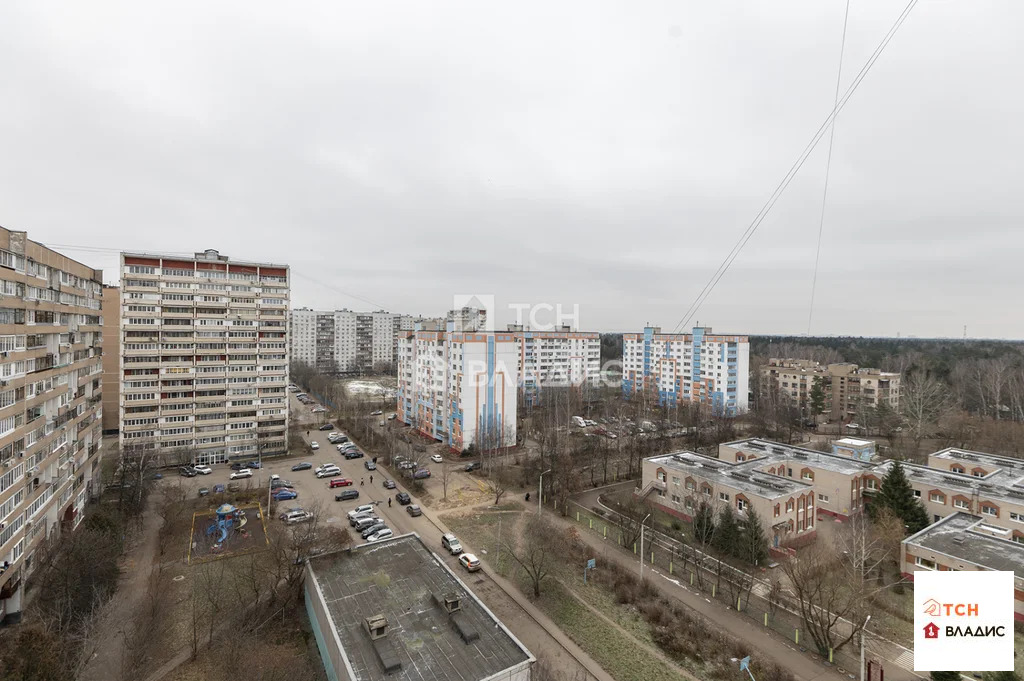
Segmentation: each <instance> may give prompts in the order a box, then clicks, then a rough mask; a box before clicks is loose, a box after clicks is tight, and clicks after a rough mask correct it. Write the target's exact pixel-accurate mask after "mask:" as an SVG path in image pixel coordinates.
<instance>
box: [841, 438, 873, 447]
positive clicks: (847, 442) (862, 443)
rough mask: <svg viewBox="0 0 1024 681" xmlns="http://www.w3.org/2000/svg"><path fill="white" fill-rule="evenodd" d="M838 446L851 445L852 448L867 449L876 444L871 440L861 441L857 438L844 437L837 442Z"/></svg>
mask: <svg viewBox="0 0 1024 681" xmlns="http://www.w3.org/2000/svg"><path fill="white" fill-rule="evenodd" d="M835 444H837V445H849V446H850V447H867V446H868V445H873V444H875V443H874V442H872V441H871V440H860V439H858V438H855V437H844V438H840V439H838V440H836V441H835Z"/></svg>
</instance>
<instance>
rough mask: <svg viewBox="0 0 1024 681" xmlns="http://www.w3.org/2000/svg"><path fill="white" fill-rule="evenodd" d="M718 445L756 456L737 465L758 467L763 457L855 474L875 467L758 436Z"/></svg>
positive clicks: (864, 462) (845, 457) (875, 466)
mask: <svg viewBox="0 0 1024 681" xmlns="http://www.w3.org/2000/svg"><path fill="white" fill-rule="evenodd" d="M720 446H721V447H732V448H733V449H738V450H740V451H741V452H744V453H747V454H752V455H754V456H756V457H758V458H756V459H747V461H744V462H743V463H740V464H736V465H738V466H748V467H760V466H761V465H763V464H764V463H765V459H767V460H768V461H784V460H788V461H804V462H807V463H809V464H811V465H813V466H815V467H816V468H821V469H824V470H830V471H835V472H837V473H844V474H847V475H856V474H857V473H863V472H866V471H871V470H874V469H875V468H877V464H874V463H870V462H867V461H858V460H856V459H851V458H850V457H848V456H840V455H838V454H830V453H828V452H819V451H818V450H816V449H808V448H806V447H799V446H797V445H787V444H783V443H781V442H773V441H771V440H762V439H760V438H748V439H746V440H736V441H735V442H726V443H724V444H722V445H720ZM751 461H753V463H751Z"/></svg>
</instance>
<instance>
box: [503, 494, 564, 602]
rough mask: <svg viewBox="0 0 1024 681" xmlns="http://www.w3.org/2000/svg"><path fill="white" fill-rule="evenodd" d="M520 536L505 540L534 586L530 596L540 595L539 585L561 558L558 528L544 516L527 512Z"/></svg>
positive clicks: (507, 547) (510, 551) (513, 557)
mask: <svg viewBox="0 0 1024 681" xmlns="http://www.w3.org/2000/svg"><path fill="white" fill-rule="evenodd" d="M524 522H525V526H524V528H523V532H522V535H521V536H520V537H518V538H516V537H515V536H513V537H512V538H511V539H509V540H507V541H506V543H505V549H506V550H507V551H508V553H509V555H510V556H512V559H513V560H514V561H515V562H516V563H517V564H518V565H519V567H521V568H523V570H524V571H525V572H526V574H527V576H528V577H529V578H530V584H531V585H532V586H533V597H534V598H539V597H540V587H541V584H543V582H544V580H545V579H546V578H547V577H548V576H549V575H550V574H551V571H552V569H553V568H554V567H555V565H557V563H558V561H560V560H562V558H561V556H562V551H561V548H560V547H559V544H560V543H561V540H560V538H559V537H558V534H559V532H558V529H557V528H556V527H555V526H554V525H552V524H551V522H550V521H548V520H547V519H546V518H544V517H543V516H539V515H536V514H533V513H530V514H528V515H527V517H526V518H525V521H524Z"/></svg>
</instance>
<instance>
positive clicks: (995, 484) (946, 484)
mask: <svg viewBox="0 0 1024 681" xmlns="http://www.w3.org/2000/svg"><path fill="white" fill-rule="evenodd" d="M990 456H991V455H990ZM901 465H902V466H903V470H904V471H906V473H907V479H908V480H910V483H911V484H914V483H915V482H918V483H921V484H926V485H932V486H934V487H940V486H941V487H942V488H943V489H949V490H955V489H957V488H959V489H960V490H962V491H963V493H964V494H965V495H974V494H977V495H978V496H979V497H982V498H984V499H990V500H996V499H1002V500H1004V501H1009V502H1010V503H1014V504H1024V478H1022V475H1024V473H1022V472H1021V471H1016V473H1015V474H1014V473H1013V472H1010V471H999V472H997V473H989V474H988V475H987V476H985V477H984V478H976V477H974V476H972V475H970V474H968V473H954V472H952V471H944V470H942V469H941V468H931V467H929V466H922V465H919V464H913V463H907V462H906V461H903V462H901ZM891 467H892V461H886V462H884V463H881V464H879V465H878V468H877V469H876V470H877V475H878V476H879V477H881V476H883V475H885V474H886V473H887V472H888V471H889V469H890V468H891Z"/></svg>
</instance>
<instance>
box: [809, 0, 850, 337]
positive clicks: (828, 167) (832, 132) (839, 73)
mask: <svg viewBox="0 0 1024 681" xmlns="http://www.w3.org/2000/svg"><path fill="white" fill-rule="evenodd" d="M849 21H850V0H846V12H845V13H844V14H843V39H842V41H840V43H839V68H838V69H837V70H836V94H835V97H834V98H833V100H832V108H833V109H834V108H836V105H838V104H839V81H840V80H841V79H842V77H843V54H844V53H845V52H846V26H847V24H848V23H849ZM835 139H836V121H835V119H834V118H833V119H832V125H830V126H829V135H828V159H827V160H826V161H825V188H824V189H823V190H822V192H821V217H820V218H819V219H818V246H817V248H815V250H814V276H813V277H812V278H811V304H810V306H809V307H808V310H807V335H808V336H810V335H811V319H812V318H813V317H814V292H815V290H816V289H817V287H818V262H819V261H820V259H821V234H822V232H823V231H824V229H825V205H826V203H827V202H828V176H829V174H830V173H831V171H832V144H833V143H834V142H835Z"/></svg>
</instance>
